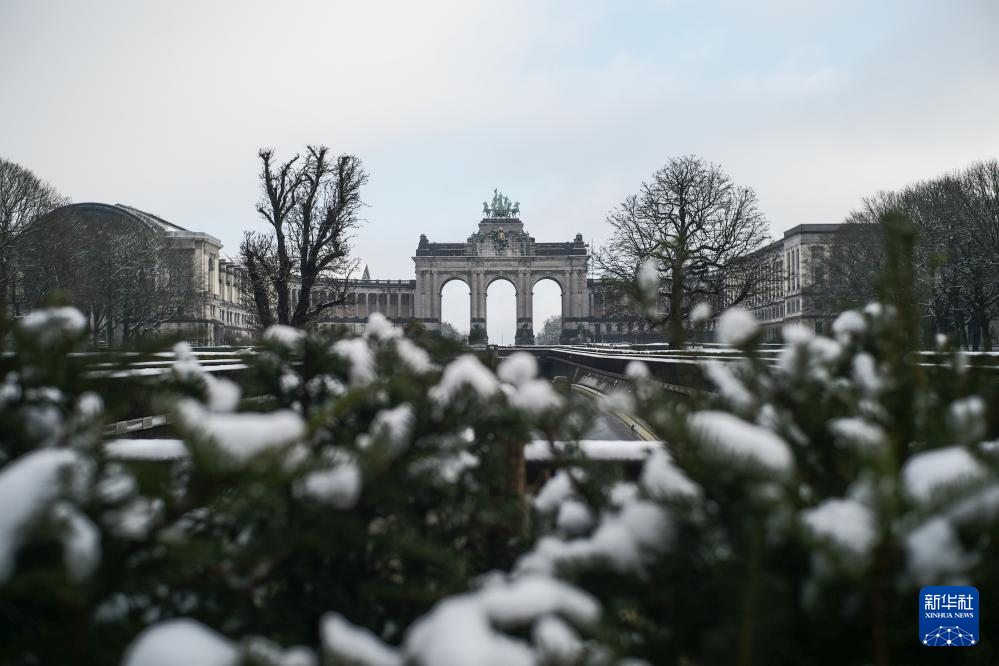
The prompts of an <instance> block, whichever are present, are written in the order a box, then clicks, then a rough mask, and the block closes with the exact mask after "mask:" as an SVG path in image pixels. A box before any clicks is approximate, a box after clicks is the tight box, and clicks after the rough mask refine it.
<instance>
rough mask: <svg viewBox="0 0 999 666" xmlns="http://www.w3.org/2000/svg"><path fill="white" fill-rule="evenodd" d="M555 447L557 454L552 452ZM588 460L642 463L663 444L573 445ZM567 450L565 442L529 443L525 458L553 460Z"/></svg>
mask: <svg viewBox="0 0 999 666" xmlns="http://www.w3.org/2000/svg"><path fill="white" fill-rule="evenodd" d="M553 446H554V449H555V453H553V452H552V447H553ZM572 446H574V447H575V448H578V449H579V451H580V453H582V454H583V455H584V456H586V457H587V458H592V459H593V460H628V461H634V462H640V461H642V460H645V459H646V458H648V457H649V454H650V453H652V452H653V451H655V450H656V449H658V448H660V447H661V446H662V442H647V441H640V440H613V439H606V440H604V439H584V440H580V441H578V442H574V443H573V444H572ZM566 448H567V444H566V443H565V442H555V443H554V445H553V444H551V443H550V442H548V441H547V440H543V439H536V440H534V441H531V442H528V444H527V446H525V447H524V457H525V458H527V460H531V461H535V460H551V459H552V458H554V457H555V456H556V454H558V453H561V452H563V451H564V450H565V449H566Z"/></svg>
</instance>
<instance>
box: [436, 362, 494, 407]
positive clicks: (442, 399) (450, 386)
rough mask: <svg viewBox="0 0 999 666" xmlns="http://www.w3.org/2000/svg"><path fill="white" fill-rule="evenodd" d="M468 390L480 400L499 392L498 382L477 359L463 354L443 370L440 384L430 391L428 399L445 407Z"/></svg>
mask: <svg viewBox="0 0 999 666" xmlns="http://www.w3.org/2000/svg"><path fill="white" fill-rule="evenodd" d="M469 388H470V389H472V391H473V392H474V393H475V394H477V395H478V396H479V397H480V398H488V397H491V396H492V395H494V394H495V393H496V392H497V391H498V390H499V382H498V381H497V380H496V377H495V375H493V373H492V372H490V371H489V369H488V368H486V366H484V365H482V363H480V362H479V359H477V358H475V357H474V356H472V355H471V354H465V355H463V356H459V357H458V358H457V359H455V360H454V361H451V363H449V364H448V365H447V367H445V368H444V374H443V375H442V376H441V379H440V383H438V384H437V386H434V387H433V388H432V389H430V398H431V399H432V400H433V401H434V402H436V403H438V404H440V405H447V404H449V403H450V402H451V401H452V400H454V399H455V398H456V397H457V396H459V395H461V394H462V393H464V391H465V389H469Z"/></svg>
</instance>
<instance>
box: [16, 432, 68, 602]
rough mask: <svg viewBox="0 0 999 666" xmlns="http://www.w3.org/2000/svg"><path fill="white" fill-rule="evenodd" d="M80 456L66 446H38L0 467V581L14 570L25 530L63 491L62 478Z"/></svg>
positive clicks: (44, 512) (27, 529)
mask: <svg viewBox="0 0 999 666" xmlns="http://www.w3.org/2000/svg"><path fill="white" fill-rule="evenodd" d="M79 462H80V458H79V456H78V455H77V454H76V453H75V452H74V451H69V450H66V449H41V450H38V451H34V452H32V453H29V454H26V455H24V456H22V457H21V458H18V459H17V460H15V461H14V462H12V463H10V464H9V465H7V466H6V467H4V468H3V469H2V470H0V506H2V507H4V508H3V511H0V583H3V582H4V581H6V580H7V579H8V578H9V577H10V575H11V574H12V573H13V571H14V559H15V556H16V555H17V550H18V548H20V546H21V544H22V543H23V541H24V539H25V537H27V532H28V531H29V530H30V529H31V527H32V525H33V524H34V523H35V522H36V521H38V520H39V519H41V518H42V517H43V516H44V515H45V514H46V513H47V512H48V511H49V509H50V508H51V507H52V505H53V503H54V502H55V501H56V500H57V499H58V498H59V497H60V495H61V494H62V493H63V490H64V488H63V486H62V483H61V481H62V477H63V476H64V475H65V474H67V473H69V472H70V470H71V469H72V467H73V466H74V465H77V464H79Z"/></svg>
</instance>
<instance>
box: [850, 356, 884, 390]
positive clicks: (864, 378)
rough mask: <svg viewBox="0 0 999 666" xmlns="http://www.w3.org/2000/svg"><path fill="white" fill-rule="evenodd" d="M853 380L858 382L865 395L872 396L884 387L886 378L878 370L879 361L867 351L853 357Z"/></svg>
mask: <svg viewBox="0 0 999 666" xmlns="http://www.w3.org/2000/svg"><path fill="white" fill-rule="evenodd" d="M853 381H855V382H857V384H858V385H859V386H860V387H861V389H862V390H863V392H864V394H865V395H868V396H871V397H873V396H876V395H877V394H878V393H879V392H880V391H881V389H882V388H884V379H883V378H882V376H881V373H880V372H879V371H878V366H877V362H876V361H875V360H874V357H873V356H871V355H870V354H868V353H867V352H861V353H859V354H857V355H856V356H854V357H853Z"/></svg>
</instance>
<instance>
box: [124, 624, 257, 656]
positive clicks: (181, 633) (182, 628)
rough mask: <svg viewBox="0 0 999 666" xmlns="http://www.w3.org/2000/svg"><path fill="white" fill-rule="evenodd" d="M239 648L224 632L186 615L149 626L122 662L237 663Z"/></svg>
mask: <svg viewBox="0 0 999 666" xmlns="http://www.w3.org/2000/svg"><path fill="white" fill-rule="evenodd" d="M238 658H239V652H238V651H237V649H236V647H235V645H233V644H232V642H230V641H229V640H228V639H226V638H225V637H224V636H222V635H221V634H218V633H216V632H214V631H212V630H211V629H209V628H208V627H206V626H205V625H203V624H201V623H200V622H195V621H194V620H188V619H186V618H182V619H176V620H167V621H165V622H160V623H159V624H154V625H153V626H151V627H149V628H147V629H146V630H145V631H143V632H142V633H141V634H139V636H138V637H137V638H136V639H135V641H134V642H133V643H132V645H131V646H130V647H129V649H128V652H126V653H125V659H124V661H123V662H122V665H123V666H179V665H180V664H183V665H184V666H235V665H236V663H237V659H238Z"/></svg>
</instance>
